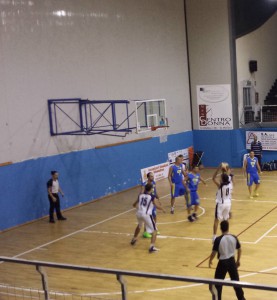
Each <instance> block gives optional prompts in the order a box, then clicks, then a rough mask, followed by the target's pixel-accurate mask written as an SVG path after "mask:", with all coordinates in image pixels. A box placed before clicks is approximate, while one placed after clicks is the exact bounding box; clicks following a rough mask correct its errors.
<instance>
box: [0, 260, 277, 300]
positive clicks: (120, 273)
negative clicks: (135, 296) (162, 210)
mask: <svg viewBox="0 0 277 300" xmlns="http://www.w3.org/2000/svg"><path fill="white" fill-rule="evenodd" d="M0 261H3V262H9V263H15V264H23V265H32V266H34V267H35V268H36V270H37V271H38V272H39V274H40V275H41V280H42V288H43V291H44V299H45V300H50V293H49V288H48V278H47V274H46V270H45V267H48V268H58V269H67V270H75V271H85V272H96V273H105V274H113V275H115V276H116V279H117V280H118V282H119V283H120V286H121V295H122V300H126V299H127V283H126V281H125V280H124V278H123V276H133V277H144V278H152V279H160V280H171V281H182V282H194V283H202V284H207V285H209V290H210V292H211V294H212V299H213V300H217V292H216V289H215V285H222V286H231V287H241V288H249V289H256V290H265V291H273V292H277V286H270V285H262V284H253V283H248V282H242V281H232V280H228V281H226V280H218V279H208V278H201V277H187V276H176V275H167V274H157V273H148V272H136V271H125V270H118V269H106V268H95V267H85V266H77V265H69V264H61V263H52V262H43V261H37V260H25V259H18V258H9V257H3V256H0Z"/></svg>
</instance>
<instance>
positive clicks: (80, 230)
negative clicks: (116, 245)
mask: <svg viewBox="0 0 277 300" xmlns="http://www.w3.org/2000/svg"><path fill="white" fill-rule="evenodd" d="M132 210H134V208H132V209H129V210H126V211H124V212H122V213H120V214H117V215H115V216H112V217H110V218H107V219H105V220H102V221H100V222H97V223H95V224H92V225H89V226H87V227H85V228H82V229H79V230H77V231H74V232H72V233H69V234H67V235H64V236H62V237H60V238H58V239H55V240H52V241H50V242H48V243H45V244H43V245H40V246H38V247H35V248H32V249H30V250H27V251H25V252H22V253H19V254H17V255H15V256H13V257H12V258H18V257H20V256H22V255H25V254H28V253H30V252H33V251H35V250H38V249H41V248H44V247H46V246H49V245H51V244H54V243H56V242H59V241H61V240H63V239H66V238H68V237H70V236H73V235H75V234H77V233H80V232H83V231H84V230H86V229H89V228H92V227H95V226H97V225H100V224H103V223H105V222H108V221H110V220H113V219H115V218H117V217H120V216H122V215H124V214H126V213H129V212H130V211H132ZM0 263H3V262H0Z"/></svg>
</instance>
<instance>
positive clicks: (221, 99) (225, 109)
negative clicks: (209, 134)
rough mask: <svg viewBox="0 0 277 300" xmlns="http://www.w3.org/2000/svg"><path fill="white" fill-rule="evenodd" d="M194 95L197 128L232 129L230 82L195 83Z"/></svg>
mask: <svg viewBox="0 0 277 300" xmlns="http://www.w3.org/2000/svg"><path fill="white" fill-rule="evenodd" d="M196 96H197V105H198V122H199V123H198V125H199V129H202V130H226V129H233V117H232V97H231V85H230V84H219V85H197V86H196Z"/></svg>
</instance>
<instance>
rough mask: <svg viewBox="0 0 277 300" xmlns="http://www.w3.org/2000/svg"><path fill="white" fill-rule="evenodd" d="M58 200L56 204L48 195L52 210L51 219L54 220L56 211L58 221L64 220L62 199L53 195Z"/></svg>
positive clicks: (50, 211)
mask: <svg viewBox="0 0 277 300" xmlns="http://www.w3.org/2000/svg"><path fill="white" fill-rule="evenodd" d="M52 195H53V196H54V197H55V198H56V199H57V200H56V201H55V202H54V201H53V200H52V198H51V197H50V196H49V195H48V199H49V203H50V208H49V219H50V220H54V211H55V210H56V215H57V218H58V219H61V218H62V213H61V206H60V198H59V195H58V194H52Z"/></svg>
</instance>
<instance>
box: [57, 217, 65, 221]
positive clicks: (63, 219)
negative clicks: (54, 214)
mask: <svg viewBox="0 0 277 300" xmlns="http://www.w3.org/2000/svg"><path fill="white" fill-rule="evenodd" d="M58 220H59V221H65V220H66V218H65V217H60V218H58Z"/></svg>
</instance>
